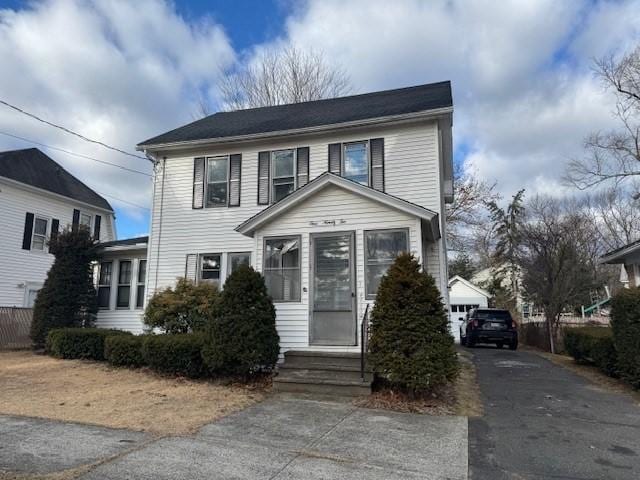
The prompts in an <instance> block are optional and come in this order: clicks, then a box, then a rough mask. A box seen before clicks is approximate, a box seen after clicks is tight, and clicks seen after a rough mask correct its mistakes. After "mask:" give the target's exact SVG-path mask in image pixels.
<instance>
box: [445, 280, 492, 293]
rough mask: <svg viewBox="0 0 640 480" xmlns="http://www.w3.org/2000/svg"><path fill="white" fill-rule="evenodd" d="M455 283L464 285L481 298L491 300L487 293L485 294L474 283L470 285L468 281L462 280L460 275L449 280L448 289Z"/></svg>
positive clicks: (483, 290) (484, 291)
mask: <svg viewBox="0 0 640 480" xmlns="http://www.w3.org/2000/svg"><path fill="white" fill-rule="evenodd" d="M456 282H460V283H462V284H463V285H466V286H467V287H469V288H470V289H472V290H475V291H476V292H478V293H479V294H480V295H482V296H483V297H487V298H491V294H490V293H489V292H487V291H486V290H485V289H483V288H480V287H479V286H477V285H476V284H475V283H471V282H470V281H469V280H466V279H464V278H462V277H461V276H460V275H456V276H455V277H453V278H450V279H449V284H448V286H449V288H451V287H452V286H453V284H454V283H456Z"/></svg>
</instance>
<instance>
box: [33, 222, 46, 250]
mask: <svg viewBox="0 0 640 480" xmlns="http://www.w3.org/2000/svg"><path fill="white" fill-rule="evenodd" d="M48 225H49V221H48V220H47V219H46V218H42V217H35V220H34V222H33V235H32V236H31V250H44V247H45V245H46V244H47V226H48Z"/></svg>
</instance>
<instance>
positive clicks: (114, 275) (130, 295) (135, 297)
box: [94, 237, 149, 333]
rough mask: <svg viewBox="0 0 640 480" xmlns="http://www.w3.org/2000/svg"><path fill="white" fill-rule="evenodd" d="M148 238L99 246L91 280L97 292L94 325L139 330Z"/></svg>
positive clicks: (143, 295)
mask: <svg viewBox="0 0 640 480" xmlns="http://www.w3.org/2000/svg"><path fill="white" fill-rule="evenodd" d="M148 241H149V237H137V238H128V239H125V240H114V241H112V242H104V243H102V244H101V245H100V247H101V248H100V263H99V264H98V265H96V267H97V268H96V272H95V276H94V283H95V287H96V292H97V294H98V317H97V320H96V326H97V327H103V328H120V329H123V330H129V331H131V332H133V333H142V332H143V328H142V326H143V324H142V313H143V307H144V302H145V298H146V295H145V288H146V287H145V285H146V274H147V243H148Z"/></svg>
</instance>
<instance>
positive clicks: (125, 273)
mask: <svg viewBox="0 0 640 480" xmlns="http://www.w3.org/2000/svg"><path fill="white" fill-rule="evenodd" d="M117 293H118V294H117V296H116V308H129V301H130V298H131V260H120V262H119V263H118V292H117Z"/></svg>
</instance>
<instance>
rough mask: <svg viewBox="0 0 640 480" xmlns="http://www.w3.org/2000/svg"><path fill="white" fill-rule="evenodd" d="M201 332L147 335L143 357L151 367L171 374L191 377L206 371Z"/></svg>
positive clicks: (143, 347) (143, 346)
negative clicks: (203, 360)
mask: <svg viewBox="0 0 640 480" xmlns="http://www.w3.org/2000/svg"><path fill="white" fill-rule="evenodd" d="M203 343H204V336H203V334H201V333H177V334H162V335H145V336H144V338H143V340H142V358H143V361H144V364H145V365H148V366H149V367H150V368H152V369H154V370H156V371H158V372H162V373H167V374H171V375H180V376H185V377H190V378H197V377H201V376H202V375H203V373H204V370H205V369H204V364H203V362H202V353H201V350H202V345H203Z"/></svg>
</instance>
